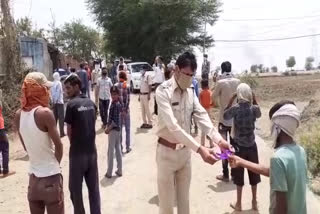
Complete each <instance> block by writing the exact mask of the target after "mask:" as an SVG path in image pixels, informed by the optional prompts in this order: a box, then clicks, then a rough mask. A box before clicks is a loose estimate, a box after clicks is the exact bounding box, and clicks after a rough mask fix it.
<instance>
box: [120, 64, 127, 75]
mask: <svg viewBox="0 0 320 214" xmlns="http://www.w3.org/2000/svg"><path fill="white" fill-rule="evenodd" d="M120 65H123V70H125V71H126V70H128V66H127V64H126V63H123V64H120V63H119V65H118V67H117V74H118V73H119V67H120Z"/></svg>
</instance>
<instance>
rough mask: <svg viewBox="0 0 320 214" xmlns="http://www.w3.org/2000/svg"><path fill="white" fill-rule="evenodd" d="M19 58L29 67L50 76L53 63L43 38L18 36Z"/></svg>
mask: <svg viewBox="0 0 320 214" xmlns="http://www.w3.org/2000/svg"><path fill="white" fill-rule="evenodd" d="M20 51H21V58H22V60H23V61H24V62H25V63H26V65H27V66H28V67H30V68H33V69H34V70H35V71H38V72H41V73H43V74H45V75H46V76H47V77H48V78H50V77H51V76H52V71H53V63H52V60H51V56H50V53H49V51H48V43H47V41H46V40H44V39H40V38H32V37H20Z"/></svg>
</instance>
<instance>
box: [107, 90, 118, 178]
mask: <svg viewBox="0 0 320 214" xmlns="http://www.w3.org/2000/svg"><path fill="white" fill-rule="evenodd" d="M110 92H111V97H112V103H111V106H110V113H109V120H108V124H107V128H106V130H105V133H106V134H108V135H109V146H108V170H107V173H106V175H105V177H106V178H111V177H112V170H113V156H114V151H115V152H116V159H117V167H118V170H117V171H116V175H118V176H119V177H121V176H122V154H121V148H120V147H121V145H120V144H121V142H120V126H121V122H120V113H121V104H120V99H119V95H120V92H119V89H118V87H116V86H112V87H111V89H110Z"/></svg>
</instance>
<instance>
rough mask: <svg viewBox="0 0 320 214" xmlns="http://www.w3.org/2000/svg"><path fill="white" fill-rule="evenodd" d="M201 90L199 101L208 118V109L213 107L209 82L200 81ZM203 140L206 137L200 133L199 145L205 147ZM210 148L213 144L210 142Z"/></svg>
mask: <svg viewBox="0 0 320 214" xmlns="http://www.w3.org/2000/svg"><path fill="white" fill-rule="evenodd" d="M201 89H202V91H201V92H200V95H199V99H200V104H201V105H202V107H203V108H204V109H205V110H206V111H207V112H208V114H209V116H210V109H211V107H212V106H213V102H212V100H211V97H212V92H211V91H210V90H209V81H208V80H202V81H201ZM205 140H206V135H205V134H204V133H203V132H202V134H201V145H202V146H204V145H205ZM210 147H211V148H212V147H213V143H212V141H211V140H210Z"/></svg>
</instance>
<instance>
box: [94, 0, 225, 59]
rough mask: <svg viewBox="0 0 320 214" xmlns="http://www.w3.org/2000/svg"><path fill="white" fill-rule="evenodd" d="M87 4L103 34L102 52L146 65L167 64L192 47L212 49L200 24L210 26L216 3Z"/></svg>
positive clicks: (105, 0)
mask: <svg viewBox="0 0 320 214" xmlns="http://www.w3.org/2000/svg"><path fill="white" fill-rule="evenodd" d="M88 3H89V7H90V8H91V10H92V12H93V13H94V14H95V16H96V19H97V21H98V23H99V24H100V26H101V27H103V29H104V31H105V38H106V40H107V41H108V43H107V45H106V51H108V52H110V53H111V54H113V55H117V56H120V55H121V56H124V57H131V58H132V59H133V60H146V61H149V62H152V61H153V59H154V56H156V55H162V56H163V57H164V58H165V59H167V60H170V59H171V57H175V56H176V55H178V54H180V53H181V52H183V51H186V50H190V49H192V48H193V47H195V46H202V45H203V44H204V43H205V46H206V47H210V46H212V45H213V42H214V40H213V38H212V37H211V36H208V35H206V34H205V33H204V32H203V24H204V23H205V22H206V23H207V24H210V25H212V24H214V23H215V21H216V20H217V18H218V15H217V14H218V12H219V7H220V3H219V1H217V0H210V1H206V0H188V1H175V0H166V1H146V0H144V1H139V0H88ZM204 41H205V42H204Z"/></svg>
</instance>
